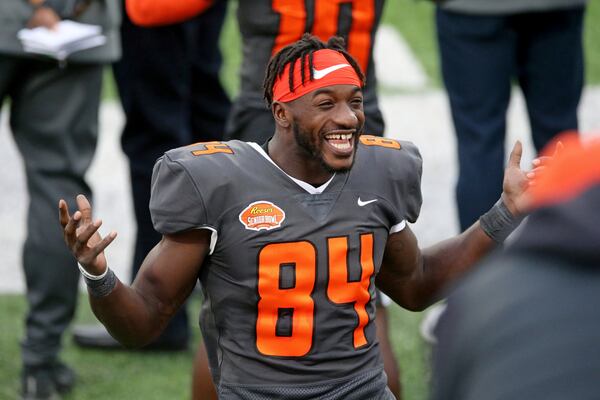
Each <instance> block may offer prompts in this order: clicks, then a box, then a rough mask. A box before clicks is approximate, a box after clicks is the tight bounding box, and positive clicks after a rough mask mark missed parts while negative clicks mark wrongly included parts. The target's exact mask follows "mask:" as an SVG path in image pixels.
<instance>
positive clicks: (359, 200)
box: [358, 197, 377, 207]
mask: <svg viewBox="0 0 600 400" xmlns="http://www.w3.org/2000/svg"><path fill="white" fill-rule="evenodd" d="M376 201H377V199H373V200H367V201H362V200H361V199H360V197H359V198H358V206H359V207H364V206H366V205H367V204H371V203H374V202H376Z"/></svg>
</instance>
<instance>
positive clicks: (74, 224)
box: [59, 195, 210, 347]
mask: <svg viewBox="0 0 600 400" xmlns="http://www.w3.org/2000/svg"><path fill="white" fill-rule="evenodd" d="M77 206H78V208H79V210H77V211H76V212H75V213H73V215H70V214H69V210H68V209H67V205H66V202H65V201H64V200H61V201H60V202H59V217H60V223H61V225H62V227H63V230H64V238H65V242H66V243H67V246H68V247H69V249H70V250H71V252H72V253H73V255H74V256H75V258H76V259H77V261H78V262H79V263H80V265H81V266H82V267H83V268H84V270H85V271H86V272H87V273H89V274H91V275H102V274H103V273H104V272H106V271H107V268H108V267H107V262H106V258H105V256H104V249H105V248H106V247H107V246H108V245H109V244H110V243H111V242H112V241H113V240H114V238H115V237H116V233H114V232H111V233H110V234H108V235H107V236H106V237H105V238H102V237H101V236H100V234H99V233H98V228H99V227H100V225H101V221H100V220H95V221H93V220H92V209H91V206H90V203H89V202H88V200H87V199H86V198H85V196H83V195H79V196H77ZM209 244H210V232H209V231H207V230H190V231H186V232H182V233H177V234H173V235H165V236H163V238H162V240H161V241H160V243H158V244H157V245H156V246H155V247H154V249H152V251H151V252H150V253H149V254H148V256H147V257H146V259H145V260H144V262H143V264H142V266H141V268H140V271H139V273H138V274H137V276H136V279H135V281H134V282H133V284H132V285H131V287H129V286H127V285H124V284H123V283H121V282H120V281H119V280H118V279H116V282H114V286H112V285H111V287H109V288H108V289H109V290H108V293H107V294H104V293H103V294H102V295H101V296H98V293H97V292H96V291H94V290H88V292H89V298H90V304H91V307H92V310H93V311H94V314H95V315H96V317H97V318H98V319H99V320H100V321H101V322H102V323H103V324H104V325H105V326H106V328H107V329H108V331H109V332H110V333H111V334H112V335H113V336H114V337H115V339H117V340H118V341H119V342H121V343H122V344H123V345H125V346H128V347H139V346H143V345H145V344H147V343H149V342H151V341H152V340H153V339H154V338H155V337H157V336H158V335H159V334H160V332H162V330H163V329H164V327H165V326H166V325H167V323H168V321H169V320H170V319H171V317H172V316H173V315H174V314H175V312H176V311H177V310H178V309H179V307H180V306H181V305H182V304H183V302H184V301H185V299H186V298H187V297H188V296H189V294H190V293H191V292H192V290H193V289H194V286H195V284H196V280H197V277H198V273H199V272H200V267H201V265H202V262H203V261H204V257H205V256H206V255H207V254H208V251H209Z"/></svg>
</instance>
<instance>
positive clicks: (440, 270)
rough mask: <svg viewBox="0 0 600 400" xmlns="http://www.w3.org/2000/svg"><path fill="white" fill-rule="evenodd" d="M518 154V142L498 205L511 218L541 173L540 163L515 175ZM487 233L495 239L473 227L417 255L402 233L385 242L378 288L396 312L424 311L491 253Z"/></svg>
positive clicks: (407, 230) (523, 204)
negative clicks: (396, 306) (400, 309)
mask: <svg viewBox="0 0 600 400" xmlns="http://www.w3.org/2000/svg"><path fill="white" fill-rule="evenodd" d="M521 153H522V146H521V144H520V143H519V142H517V144H515V147H514V148H513V151H512V152H511V155H510V159H509V162H508V166H507V168H506V170H505V174H504V184H503V193H502V201H503V203H504V205H505V206H506V207H507V209H508V211H509V212H510V214H512V215H521V214H523V213H524V210H525V209H526V203H527V199H526V193H525V192H526V189H527V187H528V185H529V184H530V182H531V180H532V179H533V178H534V177H535V173H536V172H537V170H539V169H541V168H543V166H541V165H540V163H541V160H540V159H538V160H535V161H534V166H535V167H536V169H534V171H532V172H531V173H529V174H526V173H525V172H524V171H522V170H521V169H520V162H521ZM495 207H497V206H495ZM492 222H495V221H492ZM492 228H495V226H494V224H492ZM486 231H487V233H486ZM491 231H492V236H494V232H493V229H490V228H486V230H484V229H483V228H482V225H481V222H480V221H477V222H476V223H475V224H473V225H472V226H471V227H470V228H469V229H467V230H466V231H464V232H463V233H461V234H460V235H458V236H455V237H453V238H451V239H447V240H445V241H442V242H440V243H438V244H436V245H434V246H431V247H429V248H427V249H425V250H423V251H421V250H420V249H419V246H418V243H417V239H416V238H415V235H414V234H413V232H412V231H411V230H410V228H408V227H406V228H405V229H404V230H402V231H400V232H397V233H394V234H392V235H390V237H389V238H388V242H387V244H386V249H385V253H384V257H383V262H382V265H381V270H380V272H379V274H378V276H377V287H378V288H380V289H381V290H382V291H383V292H384V293H385V294H387V295H388V296H390V297H391V298H392V299H394V301H396V302H397V303H398V304H400V305H401V306H403V307H405V308H407V309H409V310H414V311H420V310H423V309H425V308H426V307H428V306H430V305H431V304H433V303H435V302H436V301H438V300H439V299H440V298H441V295H442V291H443V288H444V287H445V286H446V285H447V284H448V283H450V282H452V281H453V280H454V279H456V278H458V277H459V276H461V275H463V274H464V273H465V272H466V271H468V270H469V269H470V268H471V267H472V266H473V265H474V264H475V263H476V262H477V261H479V260H480V259H481V258H482V257H483V256H485V255H486V254H488V253H489V252H490V251H491V250H492V249H494V248H495V247H496V245H497V243H496V241H494V240H493V239H492V237H491V236H490V232H491ZM496 239H497V238H496Z"/></svg>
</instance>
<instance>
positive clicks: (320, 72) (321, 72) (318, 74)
mask: <svg viewBox="0 0 600 400" xmlns="http://www.w3.org/2000/svg"><path fill="white" fill-rule="evenodd" d="M349 66H350V64H336V65H332V66H331V67H327V68H324V69H316V68H313V78H315V79H321V78H324V77H326V76H327V75H329V74H330V73H332V72H333V71H337V70H338V69H340V68H345V67H349Z"/></svg>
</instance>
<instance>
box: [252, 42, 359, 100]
mask: <svg viewBox="0 0 600 400" xmlns="http://www.w3.org/2000/svg"><path fill="white" fill-rule="evenodd" d="M344 45H345V42H344V39H343V38H341V37H339V36H332V37H331V38H330V39H329V40H328V41H327V43H325V42H323V41H321V40H320V39H319V38H317V37H316V36H313V35H311V34H310V33H305V34H304V35H303V36H302V39H300V40H299V41H297V42H295V43H292V44H290V45H288V46H285V47H284V48H283V49H281V50H280V51H279V52H277V54H275V55H274V56H273V57H272V58H271V60H270V61H269V65H267V73H266V76H265V80H264V82H263V88H264V99H265V101H266V103H267V106H268V107H269V108H270V107H271V104H272V103H273V85H274V84H275V80H276V79H277V78H281V76H282V75H283V71H284V69H285V66H286V65H287V64H288V63H289V64H290V82H289V84H290V91H293V90H294V65H295V64H296V61H297V60H298V59H300V62H301V63H302V64H301V65H305V63H306V58H307V57H308V66H309V71H310V77H309V79H310V80H313V53H314V52H315V51H317V50H322V49H330V50H335V51H339V52H340V53H342V54H343V56H344V57H345V58H346V60H347V61H348V63H349V64H350V65H351V66H352V68H354V71H356V74H357V75H358V79H360V81H361V83H362V84H363V85H364V83H365V75H364V74H363V72H362V71H361V69H360V67H359V65H358V62H356V60H355V59H354V57H352V56H351V55H350V54H349V53H348V52H347V51H346V49H345V48H344ZM304 70H305V69H304V68H300V75H301V76H300V79H301V81H302V83H303V84H304V82H305V81H306V76H304V75H305V72H304Z"/></svg>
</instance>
